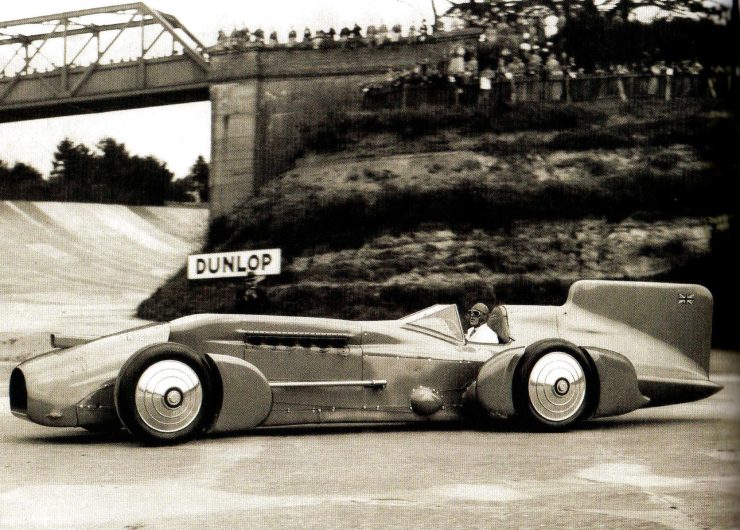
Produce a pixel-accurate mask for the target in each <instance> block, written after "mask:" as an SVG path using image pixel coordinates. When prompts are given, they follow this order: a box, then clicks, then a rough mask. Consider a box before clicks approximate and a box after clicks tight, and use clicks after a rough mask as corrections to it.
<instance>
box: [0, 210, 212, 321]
mask: <svg viewBox="0 0 740 530" xmlns="http://www.w3.org/2000/svg"><path fill="white" fill-rule="evenodd" d="M207 222H208V210H207V209H205V208H184V207H148V206H121V205H111V204H82V203H55V202H21V201H18V202H11V201H0V235H1V236H2V237H1V238H0V267H1V268H0V334H6V335H7V334H8V333H19V332H20V333H23V332H25V333H29V332H42V331H43V332H47V331H48V332H57V333H67V334H77V335H86V336H97V335H101V334H104V333H110V332H115V331H118V330H121V329H124V328H126V327H129V326H132V325H136V324H137V323H139V322H140V321H138V320H137V319H136V318H135V317H134V316H133V315H134V311H135V310H136V306H137V305H138V304H139V302H141V301H142V300H144V299H145V298H146V297H147V296H149V295H150V294H151V293H152V292H153V291H154V290H155V289H156V288H157V287H159V285H161V284H162V283H163V281H164V280H165V279H166V278H168V277H169V276H170V275H172V274H173V273H174V272H175V271H177V270H178V269H179V268H180V267H181V266H182V265H183V264H184V263H185V260H186V256H187V255H188V254H189V253H191V252H193V251H195V250H196V249H198V248H199V246H200V244H201V242H202V237H203V235H204V234H205V230H206V227H207Z"/></svg>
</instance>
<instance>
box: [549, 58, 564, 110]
mask: <svg viewBox="0 0 740 530" xmlns="http://www.w3.org/2000/svg"><path fill="white" fill-rule="evenodd" d="M545 70H546V72H547V80H548V88H549V95H550V98H549V99H550V100H552V101H560V100H561V99H562V98H563V69H562V67H561V66H560V62H559V61H558V60H557V58H556V57H555V54H554V53H551V54H550V55H549V56H548V57H547V62H546V63H545Z"/></svg>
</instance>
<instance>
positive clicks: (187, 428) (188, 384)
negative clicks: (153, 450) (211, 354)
mask: <svg viewBox="0 0 740 530" xmlns="http://www.w3.org/2000/svg"><path fill="white" fill-rule="evenodd" d="M216 378H217V376H216ZM216 378H214V375H213V372H212V371H211V368H210V366H209V363H208V361H207V359H206V357H205V356H203V355H199V354H197V353H196V352H194V351H193V350H191V349H190V348H187V347H185V346H182V345H180V344H175V343H165V344H157V345H154V346H150V347H148V348H146V349H144V350H141V351H140V352H138V353H136V354H135V355H133V356H132V357H131V358H130V359H129V360H128V361H126V363H125V364H124V365H123V367H122V368H121V371H120V373H119V374H118V379H117V380H116V387H115V394H114V395H115V404H116V412H117V413H118V417H119V418H120V420H121V423H123V425H124V426H125V427H126V429H128V430H129V431H130V432H131V434H133V435H134V437H135V438H136V439H137V440H139V441H141V442H142V443H144V444H147V445H169V444H176V443H182V442H185V441H187V440H189V439H191V438H192V437H193V436H195V435H197V434H199V433H200V432H202V431H203V430H204V429H205V428H206V427H207V426H208V423H209V420H212V419H213V411H214V405H215V402H216V397H217V396H216V392H215V390H216V389H217V385H216V384H215V383H216V381H215V379H216Z"/></svg>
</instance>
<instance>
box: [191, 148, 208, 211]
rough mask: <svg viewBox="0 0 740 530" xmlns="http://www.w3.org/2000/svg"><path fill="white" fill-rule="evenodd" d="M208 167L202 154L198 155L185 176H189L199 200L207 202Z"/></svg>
mask: <svg viewBox="0 0 740 530" xmlns="http://www.w3.org/2000/svg"><path fill="white" fill-rule="evenodd" d="M209 171H210V169H209V167H208V162H206V161H205V159H204V158H203V156H202V155H198V158H197V159H196V160H195V163H194V164H193V165H192V166H191V167H190V173H188V176H187V178H190V179H192V180H193V182H194V184H195V187H196V191H197V192H198V196H199V197H200V200H201V201H203V202H208V199H209V193H208V191H209V190H208V177H209Z"/></svg>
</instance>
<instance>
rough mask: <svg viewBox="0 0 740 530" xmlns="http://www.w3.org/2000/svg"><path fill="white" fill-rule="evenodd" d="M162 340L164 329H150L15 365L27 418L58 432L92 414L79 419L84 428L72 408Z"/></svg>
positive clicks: (166, 331)
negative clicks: (23, 388)
mask: <svg viewBox="0 0 740 530" xmlns="http://www.w3.org/2000/svg"><path fill="white" fill-rule="evenodd" d="M168 338H169V325H168V324H154V325H150V326H146V327H143V328H138V329H136V330H132V331H127V332H121V333H116V334H114V335H109V336H106V337H102V338H100V339H96V340H94V341H92V342H88V343H86V344H83V345H80V346H75V347H73V348H68V349H64V350H55V351H51V352H48V353H45V354H42V355H39V356H37V357H34V358H32V359H29V360H28V361H26V362H24V363H22V364H20V365H19V366H18V369H19V370H20V372H21V373H22V374H23V377H24V379H25V382H26V391H27V405H28V408H27V412H26V417H27V419H29V420H31V421H33V422H35V423H39V424H41V425H48V426H59V427H76V426H78V425H83V424H87V422H89V421H91V420H92V419H93V418H91V417H90V413H92V411H91V410H90V409H88V410H87V411H86V412H85V413H84V414H83V418H82V421H84V422H85V423H81V422H80V418H78V410H79V407H78V405H84V404H85V402H86V401H87V400H89V399H91V398H92V397H93V395H94V394H95V393H96V392H98V391H99V390H101V389H102V388H103V387H104V386H105V385H106V384H108V383H109V382H110V381H112V380H115V378H116V377H117V376H118V372H119V370H120V369H121V366H123V364H124V363H125V362H126V361H127V360H128V358H129V357H131V355H133V354H134V353H136V352H137V351H139V350H140V349H142V348H144V347H146V346H149V345H151V344H155V343H158V342H166V341H167V339H168ZM93 402H94V399H93ZM87 404H88V405H90V404H91V403H87ZM99 412H102V411H99ZM95 423H97V421H95Z"/></svg>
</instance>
